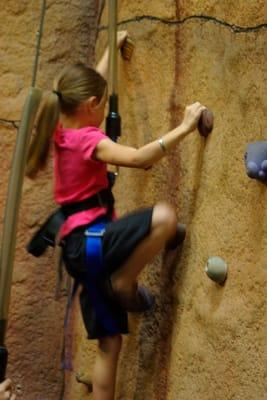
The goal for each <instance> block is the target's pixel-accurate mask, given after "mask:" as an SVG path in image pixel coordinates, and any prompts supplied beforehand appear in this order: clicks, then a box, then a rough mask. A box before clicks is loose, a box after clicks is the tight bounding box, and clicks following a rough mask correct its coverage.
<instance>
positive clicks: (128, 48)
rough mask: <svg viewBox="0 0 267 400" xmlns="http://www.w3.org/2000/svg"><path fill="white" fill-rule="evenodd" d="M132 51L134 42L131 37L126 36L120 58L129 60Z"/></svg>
mask: <svg viewBox="0 0 267 400" xmlns="http://www.w3.org/2000/svg"><path fill="white" fill-rule="evenodd" d="M133 51H134V42H133V41H132V39H130V38H129V37H127V39H126V41H125V42H124V44H123V46H122V47H121V55H122V58H124V60H127V61H130V59H131V58H132V54H133Z"/></svg>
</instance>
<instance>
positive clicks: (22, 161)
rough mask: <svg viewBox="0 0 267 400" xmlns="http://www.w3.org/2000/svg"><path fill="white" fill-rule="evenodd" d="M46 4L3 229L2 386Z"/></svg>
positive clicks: (0, 255)
mask: <svg viewBox="0 0 267 400" xmlns="http://www.w3.org/2000/svg"><path fill="white" fill-rule="evenodd" d="M45 8H46V0H42V12H41V19H40V26H39V31H38V33H37V44H36V54H35V62H34V68H33V79H32V87H30V89H29V92H28V95H27V98H26V100H25V103H24V107H23V110H22V116H21V122H20V125H19V129H18V133H17V139H16V145H15V150H14V154H13V161H12V166H11V172H10V178H9V185H8V194H7V200H6V207H5V216H4V228H3V235H2V243H1V249H0V382H1V381H2V380H3V379H4V378H5V372H6V366H7V359H8V351H7V349H6V347H5V336H6V330H7V320H8V309H9V303H10V293H11V284H12V275H13V264H14V255H15V246H16V231H17V223H18V213H19V207H20V200H21V193H22V184H23V178H24V171H25V166H26V158H27V149H28V144H29V140H30V135H31V132H32V130H33V125H34V121H35V117H36V114H37V110H38V108H39V105H40V101H41V97H42V92H41V90H40V89H37V88H35V87H34V85H35V81H36V74H37V67H38V58H39V52H40V45H41V38H42V32H43V22H44V15H45Z"/></svg>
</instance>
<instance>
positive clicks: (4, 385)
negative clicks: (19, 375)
mask: <svg viewBox="0 0 267 400" xmlns="http://www.w3.org/2000/svg"><path fill="white" fill-rule="evenodd" d="M11 383H12V382H11V380H10V379H5V380H4V382H2V383H1V384H0V389H2V390H3V391H5V390H7V389H8V388H9V387H10V386H11Z"/></svg>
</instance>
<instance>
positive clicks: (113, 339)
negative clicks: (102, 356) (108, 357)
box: [98, 334, 122, 354]
mask: <svg viewBox="0 0 267 400" xmlns="http://www.w3.org/2000/svg"><path fill="white" fill-rule="evenodd" d="M121 346H122V336H121V335H119V334H118V335H113V336H105V337H103V338H100V339H99V340H98V347H99V350H100V351H101V352H103V353H106V354H108V353H112V354H118V353H119V352H120V350H121Z"/></svg>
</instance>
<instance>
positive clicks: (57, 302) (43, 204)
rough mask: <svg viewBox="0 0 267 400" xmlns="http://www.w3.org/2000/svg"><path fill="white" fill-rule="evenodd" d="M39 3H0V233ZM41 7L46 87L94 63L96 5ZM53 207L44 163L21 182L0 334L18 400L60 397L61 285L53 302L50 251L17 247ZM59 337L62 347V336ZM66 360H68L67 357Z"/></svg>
mask: <svg viewBox="0 0 267 400" xmlns="http://www.w3.org/2000/svg"><path fill="white" fill-rule="evenodd" d="M41 4H42V1H37V0H20V1H17V0H14V1H13V0H7V1H2V2H1V13H0V21H1V23H0V87H1V92H0V165H1V176H0V212H1V214H0V215H1V228H2V217H3V214H4V205H5V200H6V194H7V185H8V178H9V172H10V167H11V160H12V154H13V150H14V144H15V141H16V134H17V129H16V126H17V125H18V122H17V121H19V120H20V118H21V110H22V106H23V103H24V100H25V98H26V94H27V91H28V88H29V86H30V85H31V82H32V71H33V62H34V56H35V44H36V32H37V30H38V27H39V16H40V10H41ZM46 5H47V9H46V13H45V24H44V32H43V39H42V46H41V54H40V62H39V68H38V75H37V86H38V87H40V88H42V89H44V90H51V89H52V79H53V77H54V75H55V74H56V73H57V72H58V71H59V70H60V69H61V68H62V67H63V66H64V65H66V64H67V63H72V62H78V61H82V62H89V63H90V64H92V63H93V62H94V58H93V54H94V43H95V37H96V26H97V22H98V11H99V10H100V5H101V2H98V1H97V0H96V1H87V2H86V1H79V0H71V1H67V2H65V1H54V0H48V1H46ZM13 121H15V125H14V122H13ZM54 208H55V205H54V203H53V196H52V174H51V163H50V165H49V167H48V168H47V169H46V171H44V172H42V173H40V175H39V176H38V178H37V179H36V181H34V182H32V181H30V180H29V179H25V182H24V187H23V198H22V205H21V212H20V221H19V227H18V237H17V251H16V259H15V265H14V274H13V285H12V299H11V304H10V316H9V324H8V332H7V347H8V350H9V353H10V356H9V359H10V362H9V366H8V376H10V377H12V379H13V381H14V384H15V385H16V386H17V390H18V393H19V395H20V396H19V398H21V399H24V400H26V399H27V400H55V399H61V398H62V395H61V392H62V390H63V386H64V379H63V378H64V371H63V370H62V369H61V353H62V350H63V345H64V343H63V338H64V315H65V308H66V301H67V297H66V290H65V289H66V288H65V283H64V282H63V285H62V290H61V292H60V296H59V298H58V299H56V298H55V292H56V284H57V282H56V280H57V277H56V271H55V267H54V257H53V251H52V250H51V249H50V251H48V252H47V254H46V255H45V256H44V257H41V258H40V259H34V258H33V257H31V256H30V255H28V254H27V253H26V250H25V245H26V243H27V241H28V240H29V238H30V236H31V235H32V234H33V232H34V231H35V230H36V229H37V227H38V226H39V225H40V223H41V222H43V221H44V220H45V218H46V217H47V215H48V214H49V212H50V211H52V210H53V209H54ZM0 232H2V229H1V231H0ZM66 340H67V343H68V336H67V337H66ZM69 351H70V350H69ZM67 356H68V357H67V361H68V359H69V354H67Z"/></svg>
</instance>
